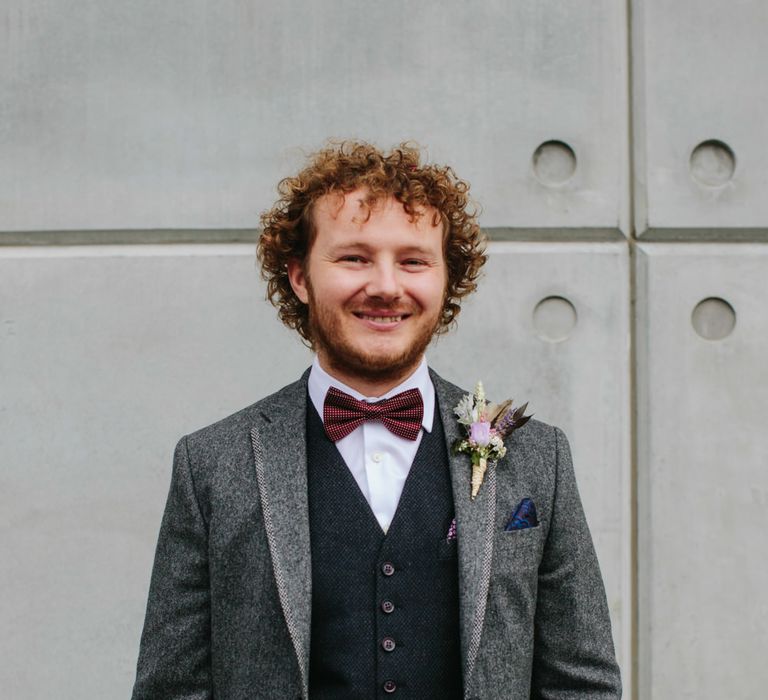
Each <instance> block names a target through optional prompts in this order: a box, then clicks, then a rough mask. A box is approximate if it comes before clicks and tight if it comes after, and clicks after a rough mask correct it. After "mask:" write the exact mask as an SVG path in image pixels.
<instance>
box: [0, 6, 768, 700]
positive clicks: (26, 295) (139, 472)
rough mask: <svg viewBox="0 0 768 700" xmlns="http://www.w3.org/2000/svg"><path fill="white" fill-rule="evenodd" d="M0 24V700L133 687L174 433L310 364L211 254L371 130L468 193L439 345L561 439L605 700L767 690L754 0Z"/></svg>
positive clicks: (87, 13) (104, 10)
mask: <svg viewBox="0 0 768 700" xmlns="http://www.w3.org/2000/svg"><path fill="white" fill-rule="evenodd" d="M628 10H631V12H629V11H628ZM0 17H2V20H3V22H2V24H0V244H5V245H4V246H3V245H0V554H1V555H2V561H3V566H2V567H0V586H2V590H3V592H4V595H3V596H2V598H0V622H1V623H2V626H3V629H4V632H5V634H4V635H2V637H0V639H1V640H2V641H0V687H2V688H3V693H4V694H7V695H8V696H9V697H14V698H20V699H24V700H26V699H27V698H29V699H30V700H31V699H33V698H34V699H37V698H40V697H57V698H58V697H61V698H78V700H79V699H88V698H94V699H95V698H99V699H102V698H112V697H115V698H118V697H126V696H127V695H128V693H129V691H130V687H131V683H132V679H133V673H134V667H135V660H136V652H137V647H138V636H139V633H140V629H141V623H142V618H143V611H144V605H145V601H146V589H147V585H148V580H149V571H150V566H151V559H152V555H153V547H154V542H155V539H156V535H157V528H158V525H159V518H160V513H161V509H162V506H163V502H164V499H165V493H166V491H167V487H168V478H169V468H170V459H171V453H172V448H173V444H174V442H175V440H176V439H177V438H178V437H179V436H181V435H182V434H184V433H185V432H188V431H190V430H192V429H195V428H198V427H200V426H202V425H205V424H207V423H209V422H211V421H212V420H215V419H217V418H219V417H221V416H223V415H226V414H227V413H230V412H232V411H234V410H236V409H238V408H240V407H242V406H244V405H246V404H248V403H250V402H252V401H253V400H255V399H256V398H258V397H260V396H262V395H264V394H265V393H267V392H269V391H271V390H273V389H276V388H278V387H279V386H281V385H283V384H284V383H286V382H288V381H290V380H292V379H293V378H294V377H295V376H296V374H297V373H298V372H299V371H300V369H301V368H303V367H304V366H306V364H307V363H308V361H309V356H308V353H307V351H306V350H305V349H304V348H303V347H302V346H301V344H300V343H299V342H298V340H297V339H296V338H294V337H293V336H292V335H290V334H289V333H288V332H287V331H285V330H283V329H282V327H281V326H280V325H279V324H278V323H277V321H276V320H275V314H274V311H273V310H272V308H271V307H269V306H268V305H267V304H266V302H265V301H264V300H263V297H264V293H263V287H262V283H261V282H260V280H259V279H258V273H257V271H256V268H255V263H254V259H253V243H252V242H249V243H234V242H232V241H238V240H239V241H252V240H253V238H254V233H253V229H254V228H255V227H256V226H257V224H258V213H259V212H260V211H261V210H262V209H264V208H265V207H267V206H269V205H270V203H271V202H272V200H273V198H274V192H275V184H276V183H277V181H278V179H279V178H280V177H282V176H284V175H286V174H289V173H290V172H292V171H293V170H294V169H295V168H296V167H297V166H298V165H299V164H300V163H301V162H302V160H303V154H304V153H305V152H306V151H309V150H312V149H314V148H316V147H318V146H319V145H321V144H322V142H323V141H324V140H325V139H326V138H329V137H336V138H342V137H361V138H366V139H370V140H373V141H375V142H377V143H379V144H380V145H383V146H389V145H392V144H393V143H397V142H399V141H401V140H403V139H414V140H416V141H419V142H421V143H422V144H424V145H425V146H427V147H428V150H429V154H430V156H431V158H432V159H434V160H436V161H438V162H448V163H451V164H452V165H454V166H455V168H456V170H457V172H459V174H460V175H461V176H462V177H464V178H466V179H467V180H469V181H470V182H471V183H472V186H473V189H472V191H473V193H474V195H475V196H476V198H477V199H478V200H479V201H480V203H481V204H482V206H483V215H482V223H483V225H484V226H485V227H486V228H487V229H488V231H489V233H490V234H491V235H492V237H493V238H494V239H495V240H496V242H494V244H493V245H492V248H491V258H490V261H489V264H488V269H487V273H486V277H485V279H484V281H483V283H482V286H481V289H480V291H479V292H478V294H477V295H476V296H475V297H473V298H472V299H470V300H469V301H468V303H467V304H466V308H465V311H464V313H463V314H462V316H461V318H460V324H459V328H458V330H457V332H456V333H454V334H452V335H450V336H448V337H446V338H444V339H441V340H440V341H439V342H438V343H437V344H436V345H435V346H434V347H433V348H432V349H431V351H430V359H431V362H432V364H433V365H434V366H435V367H436V368H437V369H438V371H440V372H442V373H443V374H445V375H446V376H448V377H450V378H451V379H453V380H455V381H457V382H459V383H462V384H464V385H466V386H471V385H472V384H474V382H475V381H476V380H477V379H478V378H483V379H484V380H485V382H486V384H487V385H488V386H489V388H491V387H492V389H491V390H492V391H493V392H494V394H498V395H500V396H514V397H515V398H516V399H524V400H529V401H530V404H531V407H532V409H533V410H534V411H535V412H536V415H537V417H539V418H541V419H544V420H547V421H549V422H553V423H556V424H558V425H560V426H561V427H563V428H564V429H565V430H566V432H567V433H568V435H569V437H570V438H571V442H572V448H573V452H574V457H575V462H576V470H577V476H578V479H579V483H580V487H581V491H582V497H583V500H584V503H585V508H586V511H587V516H588V519H589V521H590V525H591V527H592V531H593V534H594V537H595V540H596V545H597V548H598V554H599V556H600V561H601V566H602V569H603V573H604V576H605V580H606V586H607V590H608V596H609V603H610V608H611V615H612V620H613V625H614V637H615V640H616V643H617V650H618V654H619V658H620V662H621V664H622V670H623V675H624V680H625V685H626V688H627V691H626V693H625V697H636V698H642V699H645V698H662V699H663V698H686V697H690V698H697V699H700V698H705V699H706V698H716V697H721V696H722V695H725V694H727V695H729V696H732V697H739V698H758V697H762V696H763V695H764V687H765V686H766V684H768V672H766V670H765V665H764V664H761V663H760V661H761V658H760V656H759V655H760V652H761V650H762V649H763V648H765V647H766V646H768V635H767V634H766V632H765V630H766V629H768V624H766V623H768V595H766V594H765V592H764V586H762V585H761V582H762V581H763V580H764V579H765V574H766V569H765V565H764V563H763V559H762V557H760V556H759V555H758V553H759V552H761V548H760V533H761V532H762V531H764V530H765V527H766V525H768V516H767V515H766V512H767V506H768V500H767V499H768V497H767V496H766V494H767V493H768V479H766V477H765V469H764V466H765V464H766V456H767V454H766V453H767V452H768V450H766V448H765V440H764V438H763V437H762V435H761V434H760V432H759V431H760V428H761V419H762V417H764V416H765V415H768V395H767V392H766V391H765V389H764V387H765V384H766V383H765V379H766V377H765V370H764V363H763V362H762V357H763V355H764V354H765V347H766V332H767V331H768V329H767V328H766V327H765V321H764V318H763V317H764V316H765V314H761V309H763V308H764V307H765V306H766V302H767V301H768V299H766V297H767V296H768V289H766V285H765V279H766V273H768V266H767V263H768V261H767V260H766V253H765V247H764V244H762V243H760V241H765V240H766V236H765V232H766V231H768V226H767V225H766V224H768V210H766V198H765V197H764V196H763V192H764V190H765V186H766V184H768V168H766V165H765V164H766V162H768V153H765V148H766V146H765V144H766V143H768V138H766V134H765V130H766V127H765V120H764V119H763V118H762V116H761V115H762V114H763V113H764V112H765V104H766V97H768V95H766V92H765V90H766V88H765V87H764V86H763V83H764V82H765V81H762V80H761V79H760V78H761V73H760V67H761V66H764V65H768V48H766V47H767V45H766V44H765V42H764V41H763V40H762V37H763V35H764V33H765V30H766V28H768V27H767V26H766V25H767V24H768V10H766V9H765V5H764V3H762V2H761V0H739V1H738V2H729V3H725V2H723V1H722V0H706V2H703V3H702V2H693V0H680V2H676V3H674V4H670V3H663V2H661V0H632V1H631V2H630V3H629V7H627V5H625V3H617V2H612V1H610V0H586V1H585V2H580V3H565V4H563V3H557V2H554V0H540V1H539V2H536V3H530V2H514V3H508V2H497V1H496V0H491V1H489V2H483V3H466V2H458V0H450V1H449V2H440V3H438V2H431V1H430V2H425V3H421V4H419V5H413V4H406V3H402V2H389V3H379V4H377V5H365V6H361V5H360V3H352V2H348V1H342V0H331V1H330V2H322V3H320V2H307V1H306V0H304V1H303V2H293V1H292V2H284V3H266V2H261V1H255V0H221V1H220V2H216V3H214V2H210V1H209V0H190V1H188V2H184V3H182V2H166V3H151V2H148V1H147V0H135V1H134V2H131V3H125V2H115V1H114V0H101V1H100V2H86V0H73V1H72V2H68V3H57V2H52V1H51V0H25V1H24V2H22V1H21V0H8V2H6V3H5V4H4V5H3V7H2V8H0ZM630 28H631V31H630ZM630 137H631V138H630ZM681 240H685V241H686V242H684V243H683V242H676V241H681ZM163 241H164V242H165V243H160V242H163ZM170 241H175V243H173V244H171V243H170ZM213 241H219V242H218V243H214V242H213ZM711 241H717V243H716V244H715V243H711ZM743 241H747V242H748V243H744V242H743ZM750 241H751V243H749V242H750ZM75 242H78V243H88V245H76V246H75V245H70V244H72V243H75ZM127 243H132V244H131V245H127ZM701 302H704V303H703V304H702V303H701ZM633 504H636V505H633Z"/></svg>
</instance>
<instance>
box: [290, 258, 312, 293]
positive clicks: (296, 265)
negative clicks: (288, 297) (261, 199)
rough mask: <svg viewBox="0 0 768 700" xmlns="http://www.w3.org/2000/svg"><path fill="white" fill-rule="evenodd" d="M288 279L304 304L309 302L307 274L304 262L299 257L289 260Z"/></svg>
mask: <svg viewBox="0 0 768 700" xmlns="http://www.w3.org/2000/svg"><path fill="white" fill-rule="evenodd" d="M288 281H289V282H290V283H291V287H292V288H293V293H294V294H295V295H296V296H297V297H298V298H299V301H301V302H302V303H303V304H308V303H309V291H308V290H307V275H306V273H305V272H304V263H303V262H302V261H301V260H299V259H298V258H290V259H289V260H288Z"/></svg>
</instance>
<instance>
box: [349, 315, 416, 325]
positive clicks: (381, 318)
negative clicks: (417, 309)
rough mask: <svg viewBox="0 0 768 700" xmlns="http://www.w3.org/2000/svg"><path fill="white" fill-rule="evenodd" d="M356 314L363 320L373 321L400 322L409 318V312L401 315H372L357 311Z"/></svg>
mask: <svg viewBox="0 0 768 700" xmlns="http://www.w3.org/2000/svg"><path fill="white" fill-rule="evenodd" d="M355 316H357V317H358V318H359V319H362V320H363V321H372V322H373V323H399V322H400V321H402V320H403V319H404V318H408V316H409V314H400V315H399V316H372V315H371V314H363V313H356V314H355Z"/></svg>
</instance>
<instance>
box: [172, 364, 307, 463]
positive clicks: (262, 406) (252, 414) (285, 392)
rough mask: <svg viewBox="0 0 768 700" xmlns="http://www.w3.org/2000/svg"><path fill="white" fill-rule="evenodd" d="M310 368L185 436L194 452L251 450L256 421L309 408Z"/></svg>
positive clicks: (210, 452) (203, 454) (191, 450)
mask: <svg viewBox="0 0 768 700" xmlns="http://www.w3.org/2000/svg"><path fill="white" fill-rule="evenodd" d="M308 376H309V370H307V371H306V372H304V374H303V375H302V376H301V378H300V379H298V380H297V381H295V382H293V383H291V384H288V385H287V386H284V387H283V388H282V389H280V390H278V391H276V392H275V393H273V394H270V395H269V396H266V397H264V398H263V399H260V400H259V401H257V402H256V403H253V404H251V405H250V406H246V407H245V408H243V409H241V410H239V411H237V412H236V413H233V414H232V415H230V416H227V417H226V418H222V419H221V420H219V421H216V422H215V423H212V424H211V425H208V426H206V427H205V428H201V429H199V430H196V431H194V432H192V433H190V434H189V435H186V436H185V437H183V438H182V441H186V444H187V449H188V451H189V452H190V454H195V455H197V456H203V457H204V456H206V455H207V456H213V455H216V454H221V453H223V452H229V451H237V452H239V451H241V450H243V449H244V450H246V451H247V452H248V453H250V449H251V448H250V431H251V428H253V427H254V426H255V425H258V424H259V423H262V422H264V421H266V422H267V423H269V422H271V421H273V420H280V418H281V417H283V416H287V415H294V414H295V412H296V411H305V410H306V396H307V377H308Z"/></svg>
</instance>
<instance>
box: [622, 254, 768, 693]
mask: <svg viewBox="0 0 768 700" xmlns="http://www.w3.org/2000/svg"><path fill="white" fill-rule="evenodd" d="M637 263H638V264H637V274H638V276H637V280H638V329H637V334H638V377H639V381H638V446H639V453H638V460H639V461H638V576H639V580H638V601H639V602H638V604H639V623H638V624H639V627H638V636H639V669H640V670H639V677H638V681H639V696H640V697H641V698H681V699H684V698H691V699H693V698H695V699H696V700H709V699H714V698H721V697H734V698H740V699H743V700H758V699H759V698H764V697H765V689H766V687H768V667H766V664H765V649H766V648H768V593H767V592H766V586H765V582H766V575H768V567H767V565H766V559H765V556H764V552H765V533H766V530H767V529H768V473H767V472H766V468H765V467H766V464H767V463H768V447H766V439H765V418H766V416H768V390H766V387H767V386H768V369H767V368H766V367H767V366H766V362H765V355H766V338H768V314H766V311H765V309H766V304H768V246H764V245H731V246H726V245H691V244H674V245H673V244H644V245H641V246H640V252H639V256H638V260H637ZM713 298H714V299H716V300H717V299H720V300H723V301H724V302H726V303H727V305H726V304H724V303H723V301H711V300H712V299H713ZM705 300H710V301H706V303H704V304H702V305H701V306H699V305H700V303H701V302H703V301H705ZM729 306H730V307H731V308H732V309H733V311H734V312H735V317H734V316H732V315H731V312H730V311H729V309H728V307H729ZM734 321H735V325H733V324H734ZM697 329H698V330H697ZM729 329H732V330H731V332H730V334H727V333H728V331H729ZM700 332H701V333H702V334H703V335H700V334H699V333H700ZM726 334H727V335H726ZM718 337H719V338H720V339H719V340H714V339H711V338H718Z"/></svg>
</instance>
